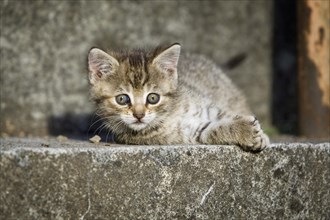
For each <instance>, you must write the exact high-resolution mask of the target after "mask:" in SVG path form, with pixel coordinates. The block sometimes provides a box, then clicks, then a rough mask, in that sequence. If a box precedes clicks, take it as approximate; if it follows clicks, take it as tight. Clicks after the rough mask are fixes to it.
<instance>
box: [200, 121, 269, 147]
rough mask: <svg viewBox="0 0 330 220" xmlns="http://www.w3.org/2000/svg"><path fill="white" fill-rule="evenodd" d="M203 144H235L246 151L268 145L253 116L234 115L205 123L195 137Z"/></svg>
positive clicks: (266, 137)
mask: <svg viewBox="0 0 330 220" xmlns="http://www.w3.org/2000/svg"><path fill="white" fill-rule="evenodd" d="M197 141H198V142H200V143H204V144H235V145H239V146H241V147H242V148H243V149H244V150H247V151H261V150H263V149H264V148H265V147H266V146H267V145H269V138H268V136H267V135H266V134H265V133H264V132H263V130H262V129H261V127H260V124H259V122H258V120H257V119H256V118H255V117H254V116H234V117H231V118H223V119H221V120H220V121H216V122H211V123H207V124H205V126H204V127H203V129H201V130H200V133H199V135H198V137H197Z"/></svg>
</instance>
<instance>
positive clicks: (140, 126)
mask: <svg viewBox="0 0 330 220" xmlns="http://www.w3.org/2000/svg"><path fill="white" fill-rule="evenodd" d="M147 125H148V124H146V123H132V124H129V125H128V127H129V128H130V129H132V130H135V131H140V130H142V129H144V128H145V127H147Z"/></svg>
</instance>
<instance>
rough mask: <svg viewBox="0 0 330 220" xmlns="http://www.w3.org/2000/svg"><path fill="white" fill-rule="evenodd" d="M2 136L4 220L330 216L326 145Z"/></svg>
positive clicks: (1, 209) (0, 191) (0, 187)
mask: <svg viewBox="0 0 330 220" xmlns="http://www.w3.org/2000/svg"><path fill="white" fill-rule="evenodd" d="M0 141H1V144H0V146H1V147H0V149H1V153H0V155H1V157H0V165H1V172H0V182H1V185H0V195H1V204H0V219H330V199H329V198H330V144H329V143H328V142H327V143H319V144H309V143H295V144H273V145H271V146H270V147H269V148H267V149H266V150H264V151H263V152H261V153H258V154H252V153H247V152H243V151H242V150H241V149H240V148H238V147H236V146H122V145H109V144H105V143H100V144H92V143H88V142H82V141H80V142H79V141H71V140H64V141H58V140H55V139H49V140H47V139H19V138H9V139H0Z"/></svg>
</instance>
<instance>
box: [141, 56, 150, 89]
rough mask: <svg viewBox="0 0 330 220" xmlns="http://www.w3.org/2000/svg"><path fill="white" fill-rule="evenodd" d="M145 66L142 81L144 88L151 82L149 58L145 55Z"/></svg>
mask: <svg viewBox="0 0 330 220" xmlns="http://www.w3.org/2000/svg"><path fill="white" fill-rule="evenodd" d="M143 66H144V77H143V80H142V86H144V85H145V84H146V83H147V82H148V81H149V70H148V65H147V56H146V54H143Z"/></svg>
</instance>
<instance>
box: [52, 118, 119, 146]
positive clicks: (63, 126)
mask: <svg viewBox="0 0 330 220" xmlns="http://www.w3.org/2000/svg"><path fill="white" fill-rule="evenodd" d="M48 131H49V134H50V135H52V136H58V135H63V136H66V137H68V138H70V139H75V140H88V139H89V138H91V137H93V136H94V135H99V136H100V137H101V138H102V141H103V142H113V135H112V134H111V132H110V131H109V130H108V129H107V128H105V127H104V124H103V121H102V120H101V118H99V117H98V116H97V115H95V114H92V113H91V114H78V115H77V114H74V113H70V112H67V113H66V114H64V115H61V116H51V117H50V118H49V119H48Z"/></svg>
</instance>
